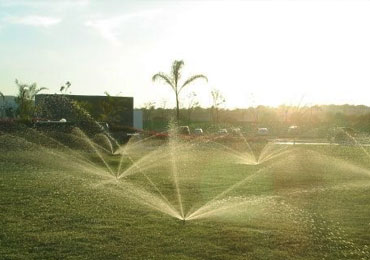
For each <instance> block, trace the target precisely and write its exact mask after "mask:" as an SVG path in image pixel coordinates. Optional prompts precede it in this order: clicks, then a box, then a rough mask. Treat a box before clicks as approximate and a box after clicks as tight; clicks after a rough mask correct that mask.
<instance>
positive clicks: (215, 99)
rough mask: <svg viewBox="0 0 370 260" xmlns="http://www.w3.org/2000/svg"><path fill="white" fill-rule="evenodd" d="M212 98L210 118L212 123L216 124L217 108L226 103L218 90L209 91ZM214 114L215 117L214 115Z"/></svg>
mask: <svg viewBox="0 0 370 260" xmlns="http://www.w3.org/2000/svg"><path fill="white" fill-rule="evenodd" d="M211 96H212V112H213V113H212V115H213V116H212V117H213V121H215V122H217V123H218V109H219V107H220V106H221V105H222V104H224V103H225V102H226V100H225V98H224V96H223V95H222V94H221V92H220V90H218V89H212V91H211ZM215 112H216V116H215V115H214V114H215Z"/></svg>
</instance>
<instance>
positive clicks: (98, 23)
mask: <svg viewBox="0 0 370 260" xmlns="http://www.w3.org/2000/svg"><path fill="white" fill-rule="evenodd" d="M159 12H160V10H148V11H142V12H136V13H131V14H125V15H120V16H115V17H111V18H98V19H90V20H88V21H86V23H85V25H86V26H88V27H91V28H93V29H95V30H96V31H98V33H99V34H100V35H101V36H102V37H103V38H104V39H106V40H108V41H109V42H111V43H112V44H114V45H120V44H121V43H120V41H119V36H120V27H121V26H122V25H123V23H124V22H126V21H129V20H131V19H134V18H152V17H154V16H156V15H157V14H158V13H159Z"/></svg>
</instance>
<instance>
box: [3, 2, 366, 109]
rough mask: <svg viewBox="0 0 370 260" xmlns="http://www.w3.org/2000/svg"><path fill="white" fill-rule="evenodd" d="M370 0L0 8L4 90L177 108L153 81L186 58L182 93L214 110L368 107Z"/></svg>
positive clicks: (167, 92) (184, 99) (53, 4)
mask: <svg viewBox="0 0 370 260" xmlns="http://www.w3.org/2000/svg"><path fill="white" fill-rule="evenodd" d="M369 14H370V1H360V0H357V1H356V0H351V1H345V0H341V1H333V0H331V1H328V0H322V1H318V0H317V1H315V0H311V1H299V0H295V1H294V0H290V1H279V0H274V1H267V0H266V1H265V0H260V1H248V0H244V1H243V0H242V1H232V0H224V1H212V0H198V1H188V0H172V1H168V0H166V1H164V0H162V1H156V0H150V1H149V0H147V1H144V0H125V1H119V0H105V1H99V0H54V1H49V0H0V91H1V92H3V93H4V94H5V95H15V94H16V93H17V88H16V85H15V83H14V81H15V79H18V80H20V81H21V82H24V83H33V82H36V83H37V84H38V85H39V86H41V87H47V88H48V90H47V91H46V92H45V93H57V92H58V91H59V88H60V86H61V85H63V84H64V83H65V82H66V81H70V82H71V83H72V86H71V88H70V91H71V92H72V94H81V95H104V92H108V93H109V94H111V95H122V96H132V97H134V103H135V107H141V106H143V105H144V104H145V103H148V102H154V103H155V104H156V106H157V107H163V106H166V107H173V106H174V104H175V103H174V93H173V91H172V90H171V88H170V87H169V86H167V85H165V84H163V83H161V82H155V83H154V82H152V80H151V78H152V76H153V75H154V74H155V73H157V72H165V73H169V72H170V68H171V64H172V62H173V61H174V60H183V61H184V63H185V66H184V69H183V73H182V76H183V79H186V78H187V77H189V76H191V75H194V74H205V75H206V76H207V77H208V79H209V80H208V83H207V82H205V81H202V80H199V81H197V82H195V83H194V84H192V85H189V87H187V88H186V89H185V90H184V92H183V93H181V99H182V104H183V105H184V106H186V105H187V100H188V99H187V96H189V95H190V93H192V92H195V93H196V95H197V97H196V98H197V99H198V101H199V102H200V104H201V105H202V106H204V107H207V106H210V104H211V96H210V92H211V90H212V89H218V90H219V91H220V92H221V93H222V94H223V96H224V97H225V100H226V103H225V104H224V106H225V107H226V108H237V107H239V108H242V107H249V106H257V105H268V106H278V105H281V104H285V105H316V104H356V105H359V104H365V105H370V90H369V89H370V88H369V87H370V15H369Z"/></svg>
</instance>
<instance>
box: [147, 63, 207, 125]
mask: <svg viewBox="0 0 370 260" xmlns="http://www.w3.org/2000/svg"><path fill="white" fill-rule="evenodd" d="M183 66H184V61H182V60H175V61H174V62H173V63H172V70H171V74H170V75H167V74H165V73H163V72H159V73H157V74H155V75H154V76H153V77H152V80H153V81H156V80H158V79H161V80H163V81H164V82H165V83H167V84H168V85H170V87H171V88H172V90H173V91H174V92H175V96H176V119H177V121H179V119H180V105H179V95H180V92H181V90H183V88H184V87H186V86H187V85H189V84H190V83H191V82H193V81H194V80H196V79H200V78H203V79H205V80H206V81H207V82H208V79H207V77H206V76H204V75H202V74H198V75H194V76H191V77H190V78H188V79H187V80H185V81H184V83H183V84H179V80H180V79H181V69H182V67H183Z"/></svg>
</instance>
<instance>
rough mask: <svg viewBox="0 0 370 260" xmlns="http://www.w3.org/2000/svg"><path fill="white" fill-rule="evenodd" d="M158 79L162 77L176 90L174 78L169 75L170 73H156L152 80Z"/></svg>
mask: <svg viewBox="0 0 370 260" xmlns="http://www.w3.org/2000/svg"><path fill="white" fill-rule="evenodd" d="M158 79H161V80H163V81H164V82H166V83H167V84H168V85H170V86H171V88H172V89H173V90H175V86H174V84H173V82H172V79H171V77H169V76H168V75H166V74H164V73H163V72H159V73H157V74H155V75H154V76H153V77H152V81H157V80H158Z"/></svg>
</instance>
